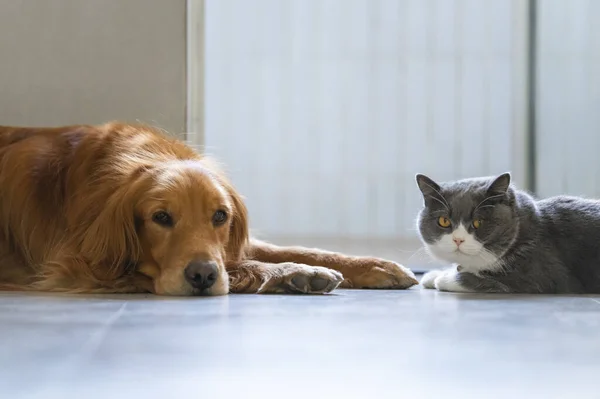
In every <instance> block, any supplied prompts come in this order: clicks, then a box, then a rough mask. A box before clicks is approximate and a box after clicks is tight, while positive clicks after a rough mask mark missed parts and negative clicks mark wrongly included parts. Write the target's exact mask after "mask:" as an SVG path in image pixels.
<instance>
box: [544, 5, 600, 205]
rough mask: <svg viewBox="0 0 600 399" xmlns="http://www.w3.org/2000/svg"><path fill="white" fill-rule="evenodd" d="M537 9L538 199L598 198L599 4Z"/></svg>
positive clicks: (599, 117)
mask: <svg viewBox="0 0 600 399" xmlns="http://www.w3.org/2000/svg"><path fill="white" fill-rule="evenodd" d="M538 4H539V23H538V26H539V31H538V32H539V36H538V37H539V42H538V46H539V50H538V68H537V71H538V81H537V84H538V91H537V107H538V112H537V124H538V129H537V143H538V146H537V148H538V151H537V154H538V155H537V160H538V164H537V180H538V194H539V195H541V196H550V195H557V194H564V193H569V194H573V195H583V196H590V197H600V157H599V156H598V149H599V148H600V2H598V1H596V0H573V1H568V2H566V1H560V0H540V1H539V2H538Z"/></svg>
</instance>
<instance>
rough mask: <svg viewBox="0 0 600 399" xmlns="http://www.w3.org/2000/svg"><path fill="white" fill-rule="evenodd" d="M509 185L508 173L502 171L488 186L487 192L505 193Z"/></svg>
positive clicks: (492, 193)
mask: <svg viewBox="0 0 600 399" xmlns="http://www.w3.org/2000/svg"><path fill="white" fill-rule="evenodd" d="M509 186H510V173H503V174H501V175H500V176H498V177H497V178H496V179H495V180H494V181H493V182H492V184H490V186H489V187H488V190H487V191H488V193H489V194H491V195H494V194H496V195H498V194H506V192H507V191H508V187H509Z"/></svg>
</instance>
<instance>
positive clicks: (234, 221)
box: [225, 183, 249, 261]
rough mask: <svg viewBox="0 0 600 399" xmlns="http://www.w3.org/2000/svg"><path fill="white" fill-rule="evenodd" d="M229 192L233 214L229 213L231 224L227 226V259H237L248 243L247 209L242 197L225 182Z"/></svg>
mask: <svg viewBox="0 0 600 399" xmlns="http://www.w3.org/2000/svg"><path fill="white" fill-rule="evenodd" d="M225 186H226V189H227V191H228V192H229V198H230V199H231V202H232V204H233V215H231V226H230V228H229V241H228V242H227V248H226V252H227V260H228V261H236V260H239V259H240V258H241V257H242V256H243V254H244V250H245V248H246V245H247V244H248V238H249V231H248V210H247V208H246V205H245V204H244V200H243V198H242V197H241V196H240V194H238V193H237V192H236V190H235V189H234V188H233V187H232V186H231V185H230V184H228V183H227V184H225Z"/></svg>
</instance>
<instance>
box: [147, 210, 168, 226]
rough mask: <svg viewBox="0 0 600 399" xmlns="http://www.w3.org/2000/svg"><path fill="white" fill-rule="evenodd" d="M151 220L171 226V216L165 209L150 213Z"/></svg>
mask: <svg viewBox="0 0 600 399" xmlns="http://www.w3.org/2000/svg"><path fill="white" fill-rule="evenodd" d="M152 221H153V222H154V223H156V224H160V225H161V226H165V227H171V226H173V218H172V217H171V215H169V214H168V213H167V212H165V211H158V212H155V213H154V214H153V215H152Z"/></svg>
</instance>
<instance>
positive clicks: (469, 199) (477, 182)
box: [417, 174, 600, 293]
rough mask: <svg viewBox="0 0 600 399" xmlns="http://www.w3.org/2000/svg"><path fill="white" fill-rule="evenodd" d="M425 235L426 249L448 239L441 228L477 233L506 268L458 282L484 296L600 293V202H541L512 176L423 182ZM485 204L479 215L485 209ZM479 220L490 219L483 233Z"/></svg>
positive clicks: (422, 227)
mask: <svg viewBox="0 0 600 399" xmlns="http://www.w3.org/2000/svg"><path fill="white" fill-rule="evenodd" d="M417 183H418V185H419V188H420V190H421V192H422V193H423V198H424V208H423V210H422V211H421V212H420V213H419V217H418V222H417V223H418V229H419V232H420V235H421V239H422V240H423V241H424V243H425V244H432V243H434V242H436V241H437V240H438V239H439V238H440V237H441V236H442V235H444V234H447V233H448V231H447V230H446V231H445V230H444V229H443V228H441V227H440V226H439V225H438V224H437V219H438V218H439V216H440V215H442V216H445V215H448V214H449V218H450V220H451V221H452V222H453V225H458V223H459V222H463V225H464V226H470V229H469V230H468V231H469V232H474V235H475V238H476V239H477V241H479V242H480V243H482V244H483V245H484V248H486V249H487V250H489V251H491V252H492V253H493V254H495V255H496V256H497V257H499V262H500V264H501V265H502V268H501V269H496V270H487V269H486V270H484V271H480V272H479V273H469V272H464V271H461V268H460V267H459V268H458V270H459V272H458V273H457V277H456V281H457V282H458V283H459V284H460V285H461V286H463V287H465V288H467V289H468V290H471V291H476V292H512V293H600V201H596V200H590V199H583V198H577V197H568V196H558V197H552V198H548V199H544V200H536V199H534V198H533V197H532V196H530V195H529V194H527V193H526V192H524V191H521V190H518V189H516V188H515V187H514V186H512V185H509V183H510V175H509V174H504V175H501V176H500V177H496V178H494V177H483V178H474V179H466V180H460V181H454V182H448V183H441V184H436V183H435V182H433V181H432V180H431V179H429V178H427V177H426V176H423V175H417ZM478 205H479V208H477V207H478ZM473 217H477V218H481V219H482V220H483V222H482V225H481V227H480V228H479V229H477V230H475V229H474V228H473V227H472V225H471V223H472V220H473Z"/></svg>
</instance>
